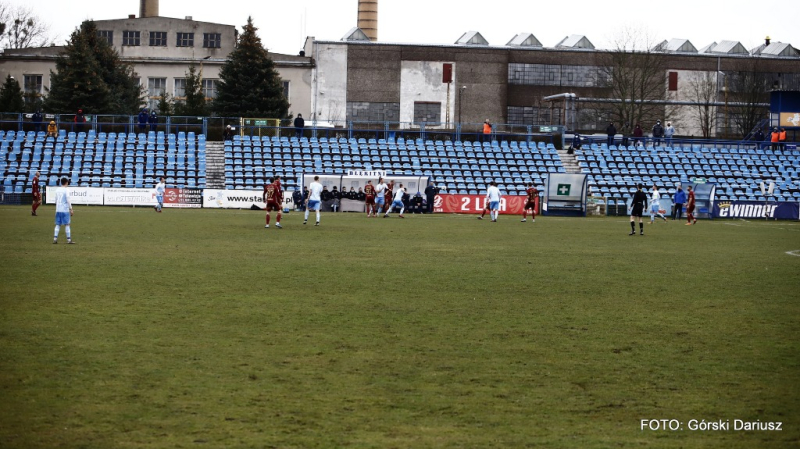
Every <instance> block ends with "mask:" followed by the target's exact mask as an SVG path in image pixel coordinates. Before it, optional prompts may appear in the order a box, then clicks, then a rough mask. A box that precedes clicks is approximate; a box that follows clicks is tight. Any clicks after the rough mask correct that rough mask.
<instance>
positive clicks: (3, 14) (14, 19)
mask: <svg viewBox="0 0 800 449" xmlns="http://www.w3.org/2000/svg"><path fill="white" fill-rule="evenodd" d="M49 28H50V27H49V26H48V25H47V24H46V23H44V22H42V21H41V20H40V19H39V17H38V16H36V15H35V14H34V13H33V10H32V9H31V8H27V7H24V6H16V7H15V6H11V5H9V4H8V3H6V2H1V3H0V46H2V47H3V48H4V49H7V48H29V47H45V46H48V45H50V44H52V43H53V42H54V40H53V39H52V38H50V36H49V34H48V33H49Z"/></svg>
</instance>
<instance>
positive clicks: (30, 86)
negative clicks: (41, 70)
mask: <svg viewBox="0 0 800 449" xmlns="http://www.w3.org/2000/svg"><path fill="white" fill-rule="evenodd" d="M23 84H24V86H23V88H24V89H25V93H26V94H37V95H41V93H42V75H25V78H24V83H23Z"/></svg>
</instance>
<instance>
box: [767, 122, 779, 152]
mask: <svg viewBox="0 0 800 449" xmlns="http://www.w3.org/2000/svg"><path fill="white" fill-rule="evenodd" d="M780 134H781V133H780V131H778V128H775V129H774V130H772V134H771V135H770V143H771V145H770V147H769V149H770V150H772V151H776V150H777V149H778V148H779V147H780V143H779V142H780Z"/></svg>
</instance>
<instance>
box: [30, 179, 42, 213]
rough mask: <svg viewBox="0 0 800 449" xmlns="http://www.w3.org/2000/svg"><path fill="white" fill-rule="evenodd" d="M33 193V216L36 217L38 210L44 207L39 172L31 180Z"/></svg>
mask: <svg viewBox="0 0 800 449" xmlns="http://www.w3.org/2000/svg"><path fill="white" fill-rule="evenodd" d="M31 193H32V194H33V204H32V205H31V215H33V216H34V217H35V216H36V209H38V208H39V206H41V205H42V193H41V192H40V191H39V172H38V171H37V172H36V173H35V174H34V175H33V179H32V180H31Z"/></svg>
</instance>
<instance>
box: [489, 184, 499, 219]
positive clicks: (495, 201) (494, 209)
mask: <svg viewBox="0 0 800 449" xmlns="http://www.w3.org/2000/svg"><path fill="white" fill-rule="evenodd" d="M486 201H487V202H488V203H489V210H490V211H491V212H490V214H491V217H492V221H493V222H496V221H497V216H498V215H500V189H498V188H497V183H495V182H494V181H492V182H490V183H489V188H488V189H486Z"/></svg>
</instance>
